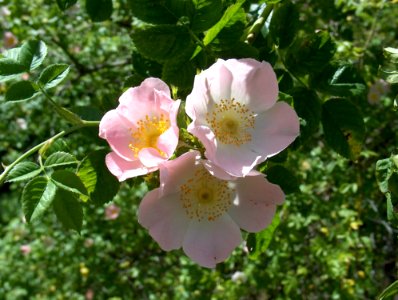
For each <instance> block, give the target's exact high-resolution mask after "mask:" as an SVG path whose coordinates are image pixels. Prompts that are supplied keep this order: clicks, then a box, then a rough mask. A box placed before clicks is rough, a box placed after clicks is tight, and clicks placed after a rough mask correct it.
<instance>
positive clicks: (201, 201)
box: [180, 167, 234, 221]
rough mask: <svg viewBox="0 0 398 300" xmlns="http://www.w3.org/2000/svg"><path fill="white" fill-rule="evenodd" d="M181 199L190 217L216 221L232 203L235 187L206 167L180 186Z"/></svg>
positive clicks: (199, 169) (198, 170)
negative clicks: (211, 172)
mask: <svg viewBox="0 0 398 300" xmlns="http://www.w3.org/2000/svg"><path fill="white" fill-rule="evenodd" d="M180 191H181V194H180V200H181V203H182V206H183V208H184V210H185V212H186V214H187V216H188V217H189V218H190V219H196V220H198V221H202V220H208V221H214V220H216V219H217V218H218V217H220V216H221V215H223V214H224V213H225V212H226V211H227V210H228V209H229V207H230V206H231V205H232V195H233V194H234V188H233V187H231V186H230V185H229V184H228V181H225V180H221V179H218V178H217V177H214V176H212V175H211V174H210V173H209V172H208V171H207V170H206V169H205V168H204V167H200V168H198V169H197V170H196V171H195V173H194V175H193V176H192V178H189V179H188V180H187V181H186V182H185V184H183V185H181V186H180Z"/></svg>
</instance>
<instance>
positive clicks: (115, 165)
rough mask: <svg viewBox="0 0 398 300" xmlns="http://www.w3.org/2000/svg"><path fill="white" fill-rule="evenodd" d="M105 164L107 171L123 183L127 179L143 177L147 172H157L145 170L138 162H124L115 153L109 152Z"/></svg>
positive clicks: (152, 169)
mask: <svg viewBox="0 0 398 300" xmlns="http://www.w3.org/2000/svg"><path fill="white" fill-rule="evenodd" d="M105 163H106V166H107V167H108V169H109V171H110V172H111V173H112V174H113V175H115V176H116V177H117V178H118V179H119V181H123V180H126V179H127V178H132V177H136V176H140V175H145V174H148V173H149V172H153V171H155V170H157V168H146V167H145V166H144V165H143V164H142V163H141V162H140V161H139V160H134V161H127V160H124V159H123V158H122V157H120V156H119V155H117V154H116V153H115V152H111V153H109V154H107V155H106V158H105Z"/></svg>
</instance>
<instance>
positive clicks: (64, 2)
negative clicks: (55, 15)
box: [57, 0, 77, 11]
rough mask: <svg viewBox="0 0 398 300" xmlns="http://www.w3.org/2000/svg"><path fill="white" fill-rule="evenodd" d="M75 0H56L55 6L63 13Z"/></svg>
mask: <svg viewBox="0 0 398 300" xmlns="http://www.w3.org/2000/svg"><path fill="white" fill-rule="evenodd" d="M76 2H77V0H57V4H58V7H59V9H60V10H62V11H65V10H67V9H68V8H69V7H72V6H73V5H75V4H76Z"/></svg>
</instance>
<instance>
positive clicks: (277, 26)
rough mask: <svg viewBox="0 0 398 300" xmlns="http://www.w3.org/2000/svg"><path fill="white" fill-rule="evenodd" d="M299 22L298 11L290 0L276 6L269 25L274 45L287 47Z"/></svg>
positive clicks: (281, 47) (297, 28)
mask: <svg viewBox="0 0 398 300" xmlns="http://www.w3.org/2000/svg"><path fill="white" fill-rule="evenodd" d="M299 24H300V22H299V11H298V9H297V6H296V5H294V4H293V3H292V2H290V1H285V2H284V3H283V4H282V5H280V6H278V8H277V9H276V10H275V12H274V14H273V15H272V19H271V24H270V27H269V30H270V34H271V37H272V39H273V40H274V43H275V45H277V46H278V47H279V48H280V49H284V48H286V47H288V46H289V45H290V44H291V43H292V42H293V40H294V38H295V37H296V34H297V32H298V30H299Z"/></svg>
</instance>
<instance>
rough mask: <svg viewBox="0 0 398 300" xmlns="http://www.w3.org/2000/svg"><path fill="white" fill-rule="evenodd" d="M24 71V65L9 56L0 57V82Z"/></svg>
mask: <svg viewBox="0 0 398 300" xmlns="http://www.w3.org/2000/svg"><path fill="white" fill-rule="evenodd" d="M25 71H26V68H25V66H24V65H22V64H20V63H19V62H17V61H16V60H14V59H11V58H2V59H0V82H4V81H7V80H10V79H13V78H15V77H16V75H18V74H21V73H23V72H25Z"/></svg>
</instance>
